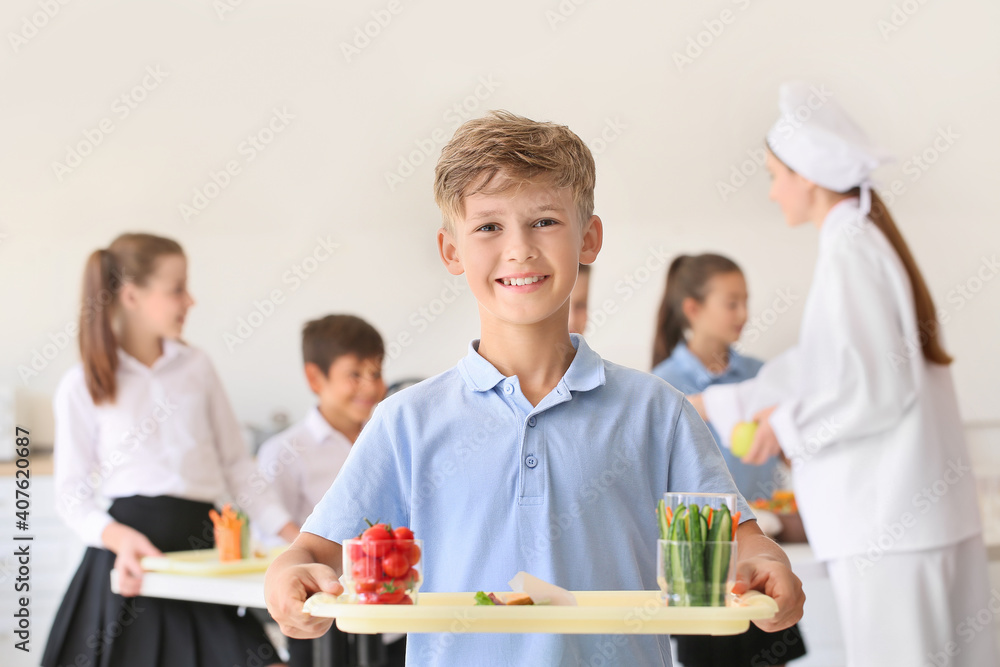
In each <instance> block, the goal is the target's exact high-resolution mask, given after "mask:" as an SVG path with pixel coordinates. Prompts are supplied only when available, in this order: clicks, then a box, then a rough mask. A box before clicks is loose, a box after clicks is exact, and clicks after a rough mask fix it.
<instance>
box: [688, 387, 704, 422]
mask: <svg viewBox="0 0 1000 667" xmlns="http://www.w3.org/2000/svg"><path fill="white" fill-rule="evenodd" d="M687 400H688V401H690V403H691V405H693V406H694V409H695V410H697V411H698V414H699V415H701V418H702V419H704V420H705V421H706V422H707V421H708V413H707V412H705V399H704V398H702V397H701V394H692V395H690V396H688V397H687Z"/></svg>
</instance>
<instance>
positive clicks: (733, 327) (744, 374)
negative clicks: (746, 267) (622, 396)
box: [653, 254, 805, 667]
mask: <svg viewBox="0 0 1000 667" xmlns="http://www.w3.org/2000/svg"><path fill="white" fill-rule="evenodd" d="M746 321H747V284H746V280H745V279H744V277H743V272H742V271H741V270H740V267H739V266H738V265H737V264H736V263H735V262H734V261H732V260H731V259H729V258H727V257H723V256H722V255H713V254H704V255H694V256H690V255H681V256H680V257H677V258H676V259H675V260H674V261H673V262H671V264H670V269H669V270H668V271H667V286H666V290H665V292H664V294H663V301H662V302H661V303H660V311H659V314H658V315H657V317H656V333H655V336H654V338H653V374H654V375H658V376H659V377H661V378H663V379H664V380H666V381H667V382H669V383H670V384H672V385H673V386H674V387H676V388H677V389H680V390H681V391H683V392H684V393H685V394H697V393H700V392H702V391H704V390H705V388H706V387H709V386H711V385H714V384H726V383H730V382H740V381H742V380H747V379H749V378H752V377H753V376H755V375H756V374H757V371H758V370H759V369H760V367H761V366H762V365H763V363H764V362H762V361H759V360H757V359H753V358H751V357H744V356H743V355H741V354H740V353H738V352H737V351H736V350H735V349H734V348H733V344H734V343H736V341H738V340H739V338H740V332H741V331H742V329H743V325H744V324H746ZM709 428H710V429H711V430H712V435H713V436H715V441H716V442H717V443H718V442H719V436H718V434H717V433H716V432H715V430H714V429H713V428H712V425H711V424H709ZM719 450H720V451H721V452H722V456H723V457H724V458H725V459H726V465H728V466H729V471H730V472H731V473H732V475H733V480H734V481H735V482H736V487H737V488H738V489H739V490H740V493H741V494H742V495H743V497H744V498H746V499H747V500H748V501H752V500H755V499H757V498H770V496H771V494H772V492H773V491H774V490H775V489H776V488H777V483H778V482H777V477H776V475H777V473H778V471H777V467H778V459H776V458H774V459H771V460H770V461H768V462H767V463H766V464H764V465H760V466H756V465H749V464H746V463H743V462H742V461H741V460H740V459H738V458H737V457H735V456H733V454H732V452H730V451H729V449H727V448H725V447H719ZM762 525H763V523H762ZM676 639H677V650H678V654H677V657H678V659H679V660H680V661H681V663H682V664H684V666H685V667H701V666H703V665H704V666H706V667H711V666H713V665H726V666H727V667H741V666H743V665H746V666H748V667H750V666H752V667H757V666H758V665H775V664H784V663H785V662H787V661H789V660H793V659H795V658H799V657H802V656H803V655H805V645H804V643H803V641H802V635H801V633H800V632H799V630H798V626H792V627H791V628H789V629H787V630H785V631H783V632H780V633H767V632H764V631H763V630H761V629H760V628H758V627H757V626H756V625H753V624H751V625H750V629H749V630H748V631H747V632H745V633H743V634H741V635H734V636H727V637H709V636H694V635H693V636H684V635H680V636H678V637H677V638H676ZM776 642H783V643H784V644H785V648H786V649H787V650H785V651H780V655H781V656H782V657H781V658H780V659H779V658H776V657H775V656H774V653H775V652H774V651H772V650H769V649H772V648H773V645H774V644H775V643H776Z"/></svg>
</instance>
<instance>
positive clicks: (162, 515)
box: [41, 496, 280, 667]
mask: <svg viewBox="0 0 1000 667" xmlns="http://www.w3.org/2000/svg"><path fill="white" fill-rule="evenodd" d="M210 509H212V505H210V504H208V503H200V502H195V501H192V500H184V499H181V498H172V497H169V496H158V497H156V498H149V497H146V496H132V497H130V498H119V499H117V500H115V501H114V503H112V505H111V509H110V510H109V514H111V516H112V517H113V518H114V519H115V521H118V522H119V523H123V524H125V525H126V526H130V527H132V528H135V529H136V530H138V531H139V532H141V533H142V534H144V535H145V536H146V537H148V538H149V541H150V542H152V543H153V545H154V546H155V547H156V548H157V549H159V550H160V551H163V552H167V551H187V550H189V549H206V548H210V547H212V546H213V545H214V537H213V533H212V523H211V521H210V520H209V516H208V511H209V510H210ZM114 562H115V555H114V554H113V553H112V552H110V551H108V550H107V549H98V548H94V547H88V548H87V551H86V553H84V556H83V561H82V562H81V563H80V567H79V569H77V571H76V575H75V576H74V577H73V580H72V581H71V582H70V585H69V588H68V589H67V591H66V596H65V597H64V598H63V602H62V605H61V606H60V607H59V611H58V612H57V613H56V618H55V621H54V622H53V624H52V631H51V632H50V634H49V641H48V644H47V645H46V647H45V653H44V654H43V655H42V662H41V664H42V665H43V667H64V666H65V667H69V666H70V665H72V666H73V667H78V666H80V665H86V666H87V667H119V666H121V667H234V666H240V667H262V666H264V665H269V664H272V663H277V662H280V659H279V658H278V654H277V651H275V649H274V646H273V645H272V644H271V642H270V641H269V640H268V638H267V635H266V634H265V633H264V629H263V627H261V625H260V623H259V622H258V621H257V620H256V619H255V618H253V615H252V614H246V615H245V616H239V615H238V614H237V612H236V607H231V606H227V605H220V604H207V603H204V602H185V601H182V600H166V599H162V598H151V597H143V596H139V597H134V598H124V597H122V596H121V595H117V594H115V593H112V592H111V576H110V573H111V568H112V567H113V566H114Z"/></svg>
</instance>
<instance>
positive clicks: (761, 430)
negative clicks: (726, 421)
mask: <svg viewBox="0 0 1000 667" xmlns="http://www.w3.org/2000/svg"><path fill="white" fill-rule="evenodd" d="M777 407H778V406H777V405H772V406H771V407H769V408H765V409H763V410H761V411H760V412H758V413H757V414H755V415H754V416H753V420H754V421H755V422H757V431H756V433H755V434H754V436H753V444H752V445H750V451H749V452H747V455H746V456H744V457H743V458H742V459H740V460H741V461H743V463H747V464H749V465H755V466H759V465H764V464H765V463H767V462H768V461H770V460H771V457H772V456H780V455H781V453H782V452H781V443H779V442H778V436H776V435H775V434H774V429H773V428H771V421H770V417H771V413H772V412H774V411H775V410H776V409H777Z"/></svg>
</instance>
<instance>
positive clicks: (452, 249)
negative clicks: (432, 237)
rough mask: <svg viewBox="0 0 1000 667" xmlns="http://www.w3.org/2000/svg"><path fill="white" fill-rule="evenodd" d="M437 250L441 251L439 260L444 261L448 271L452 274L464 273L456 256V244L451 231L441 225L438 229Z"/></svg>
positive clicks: (460, 261) (459, 259)
mask: <svg viewBox="0 0 1000 667" xmlns="http://www.w3.org/2000/svg"><path fill="white" fill-rule="evenodd" d="M437 239H438V252H439V253H441V261H442V262H444V265H445V268H447V269H448V273H450V274H451V275H453V276H460V275H462V274H463V273H465V268H464V267H463V266H462V260H461V258H459V256H458V245H457V244H456V243H455V237H454V236H452V234H451V232H449V231H448V230H447V229H445V228H444V227H442V228H441V229H439V230H438V236H437Z"/></svg>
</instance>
